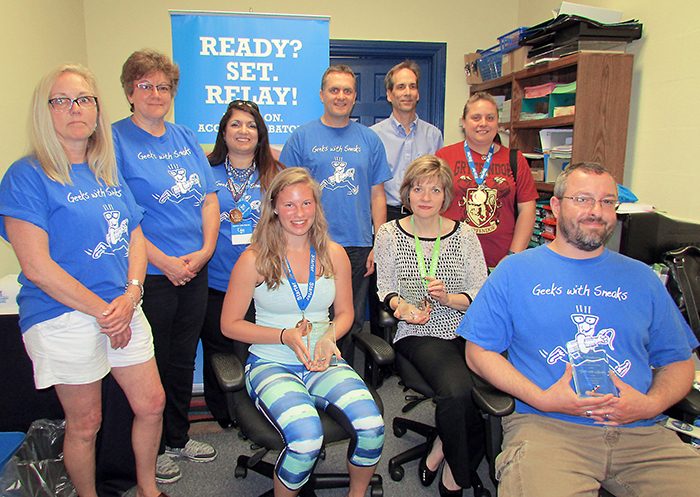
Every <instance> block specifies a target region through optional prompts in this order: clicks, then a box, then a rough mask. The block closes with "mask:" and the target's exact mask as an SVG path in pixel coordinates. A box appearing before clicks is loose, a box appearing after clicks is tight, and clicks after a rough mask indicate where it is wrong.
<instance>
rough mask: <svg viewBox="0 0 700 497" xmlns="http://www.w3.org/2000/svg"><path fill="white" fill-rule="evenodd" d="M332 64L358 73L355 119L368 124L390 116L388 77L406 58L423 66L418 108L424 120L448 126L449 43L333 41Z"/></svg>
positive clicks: (353, 117) (331, 47)
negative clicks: (391, 70)
mask: <svg viewBox="0 0 700 497" xmlns="http://www.w3.org/2000/svg"><path fill="white" fill-rule="evenodd" d="M330 57H331V64H347V65H348V66H350V67H351V68H352V70H353V71H355V74H356V75H357V100H356V103H355V107H354V109H353V112H352V115H351V118H352V119H353V120H356V121H359V122H360V123H362V124H364V125H365V126H372V125H373V124H375V123H377V122H379V121H381V120H383V119H386V118H387V117H389V115H390V114H391V104H389V102H387V99H386V88H385V86H384V77H385V76H386V73H387V71H388V70H389V69H391V68H392V67H393V66H395V65H396V64H398V63H400V62H403V61H404V60H406V59H411V60H414V61H415V62H416V63H417V64H418V66H419V67H420V69H421V78H420V86H419V91H420V100H419V102H418V106H417V108H416V111H417V112H418V115H419V116H420V118H421V119H423V120H425V121H428V122H429V123H431V124H433V125H435V126H437V127H438V128H439V129H440V130H441V131H443V128H444V113H445V61H446V44H445V43H421V42H391V41H363V40H331V45H330Z"/></svg>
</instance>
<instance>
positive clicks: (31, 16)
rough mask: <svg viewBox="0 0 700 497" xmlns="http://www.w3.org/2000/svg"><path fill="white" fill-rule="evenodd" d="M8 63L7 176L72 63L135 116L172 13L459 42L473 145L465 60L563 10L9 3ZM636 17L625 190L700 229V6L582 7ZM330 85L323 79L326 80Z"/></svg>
mask: <svg viewBox="0 0 700 497" xmlns="http://www.w3.org/2000/svg"><path fill="white" fill-rule="evenodd" d="M0 1H1V2H2V5H1V6H0V9H1V10H0V46H2V47H3V48H4V50H3V53H2V54H1V55H0V61H2V62H3V63H4V64H3V65H2V67H4V70H5V77H4V78H2V79H1V80H0V91H1V93H0V94H2V95H4V96H5V99H6V102H4V109H3V117H2V119H0V133H2V134H1V135H0V136H2V137H3V145H4V146H3V147H2V148H0V175H1V174H4V171H5V170H6V169H7V167H8V166H9V165H10V164H11V163H12V162H13V161H14V160H16V159H17V158H19V157H20V156H21V155H22V153H23V152H24V150H25V146H26V131H25V129H26V117H27V114H28V109H29V99H30V96H31V92H32V90H33V88H34V86H35V85H36V83H37V81H38V80H39V78H40V77H41V76H42V75H43V74H44V73H45V72H47V71H48V70H49V69H50V68H52V67H54V66H56V65H58V64H59V63H61V62H64V61H73V62H81V63H86V64H87V65H88V67H90V69H92V71H93V72H94V73H95V74H96V75H97V78H98V80H99V82H100V90H101V92H102V102H101V104H103V105H102V108H103V109H104V110H105V111H106V112H107V114H108V115H109V117H110V119H111V120H112V121H116V120H117V119H120V118H122V117H125V116H126V115H128V114H129V109H128V106H127V103H126V99H125V97H124V95H123V93H122V90H121V87H120V85H119V74H120V72H121V66H122V64H123V62H124V60H126V58H127V57H128V56H129V54H130V53H131V52H133V51H134V50H138V49H140V48H144V47H151V48H156V49H159V50H162V51H164V52H166V53H172V45H171V31H170V17H169V15H168V9H181V10H193V9H196V10H210V11H224V10H228V11H239V12H247V11H249V10H250V9H251V8H253V9H254V10H255V11H256V12H271V13H291V14H311V15H330V16H331V23H330V36H331V38H345V39H366V40H399V41H439V42H447V79H446V82H447V84H446V88H445V102H446V104H445V143H448V144H449V143H454V142H456V141H458V140H461V139H462V134H461V131H460V129H459V127H458V120H459V116H460V114H461V110H462V106H463V105H464V101H465V100H466V98H467V96H468V94H469V89H468V86H467V85H466V83H465V78H464V71H463V55H464V54H465V53H467V52H473V51H474V50H475V49H477V48H487V47H489V46H491V45H493V44H495V42H496V37H497V36H499V35H501V34H503V33H506V32H508V31H510V30H512V29H514V28H515V27H516V26H524V25H532V24H536V23H538V22H541V21H543V20H545V19H546V18H548V17H549V16H550V15H551V12H550V11H551V9H552V8H555V7H557V6H558V5H559V3H560V2H559V0H492V1H491V2H477V1H474V0H471V1H466V0H443V1H441V2H428V3H426V2H425V1H422V0H404V1H403V2H377V1H376V0H356V1H355V2H343V3H340V4H336V3H329V2H326V1H320V0H298V1H296V2H289V1H288V0H259V1H257V2H255V3H254V7H252V6H251V4H250V3H243V2H236V1H231V0H198V1H194V0H167V1H165V0H149V1H143V0H122V1H120V2H106V1H104V0H61V1H60V2H57V1H55V0H23V1H22V2H14V1H11V0H0ZM580 2H581V3H586V4H589V5H596V6H601V7H607V8H614V9H617V10H622V11H624V18H625V19H627V18H631V17H636V18H639V19H640V20H641V21H642V22H643V23H644V38H643V39H642V40H640V41H637V42H635V43H634V44H632V45H631V46H630V51H632V52H634V53H635V56H636V58H635V76H634V82H633V94H632V112H631V116H630V130H629V137H628V147H627V161H626V172H625V184H626V186H629V187H630V188H632V190H633V191H634V192H635V193H636V194H637V195H638V196H639V197H640V198H641V199H642V200H643V201H645V202H651V203H653V204H655V205H656V206H657V207H659V208H660V209H662V210H665V211H667V212H669V213H670V214H672V215H674V216H680V217H686V218H690V219H697V220H700V201H698V200H697V197H698V195H697V193H696V191H697V188H698V186H699V185H700V181H699V180H700V167H698V166H697V165H696V164H697V163H698V160H697V159H696V156H697V155H698V154H697V153H696V151H695V148H694V145H695V143H696V142H695V139H696V135H697V133H698V121H697V120H695V119H693V117H694V116H695V115H697V114H698V97H697V96H696V93H697V87H698V86H699V85H698V80H699V79H700V78H699V76H700V60H698V59H699V58H700V55H698V54H699V53H700V52H698V50H697V48H696V47H697V39H698V37H699V28H698V27H697V25H696V22H697V19H698V18H699V16H698V10H700V7H698V5H700V4H698V2H696V1H695V0H672V1H670V2H666V3H660V2H658V1H653V0H580ZM318 77H319V78H320V75H319V76H318ZM18 271H19V265H18V264H17V261H16V259H15V256H14V254H13V252H12V249H11V248H10V247H9V245H8V244H7V243H6V242H4V241H2V242H0V276H3V275H5V274H8V273H15V272H18Z"/></svg>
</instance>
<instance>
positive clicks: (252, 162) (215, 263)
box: [201, 100, 284, 428]
mask: <svg viewBox="0 0 700 497" xmlns="http://www.w3.org/2000/svg"><path fill="white" fill-rule="evenodd" d="M209 163H210V164H211V167H212V173H213V174H214V179H215V181H216V184H217V186H218V187H219V191H218V192H217V196H218V199H219V211H220V220H221V227H220V229H219V238H218V240H217V242H216V250H215V251H214V255H213V256H212V258H211V260H210V261H209V301H208V303H207V315H206V317H205V319H204V326H203V327H202V334H201V339H202V349H203V352H204V358H203V359H204V360H203V363H204V364H203V366H204V367H203V376H204V398H205V400H206V402H207V407H208V408H209V411H210V412H211V413H212V416H214V419H216V420H217V421H218V422H219V424H220V425H221V426H222V427H224V428H228V427H230V426H232V421H231V420H230V419H229V415H228V410H227V408H226V399H225V397H224V393H223V391H222V390H221V388H220V387H219V383H218V382H217V380H216V375H215V374H214V370H213V368H212V365H211V358H212V356H213V355H214V354H217V353H220V352H232V351H233V352H236V347H237V346H240V342H234V341H233V340H231V339H230V338H226V337H225V336H224V335H222V334H221V307H222V306H223V304H224V296H225V295H226V288H227V287H228V281H229V278H230V277H231V270H232V269H233V266H234V265H235V264H236V261H238V258H239V257H240V255H241V254H242V253H243V251H244V250H245V249H246V248H248V244H249V243H250V237H251V234H252V233H253V230H254V229H255V226H256V225H257V224H258V219H260V199H261V197H262V196H263V195H264V192H265V191H266V190H267V189H268V188H269V187H270V183H272V179H273V178H274V177H275V175H276V174H277V173H278V172H279V171H280V170H281V169H282V168H283V167H284V166H283V165H282V164H281V163H280V162H278V161H277V160H275V158H274V157H273V156H272V151H271V149H270V140H269V138H268V132H267V126H265V121H264V120H263V117H262V116H261V115H260V110H259V109H258V105H257V104H256V103H255V102H250V101H247V100H234V101H232V102H231V103H229V105H228V108H227V109H226V112H225V113H224V115H223V117H222V118H221V122H220V123H219V131H218V133H217V135H216V144H215V145H214V150H213V151H212V152H211V153H210V154H209ZM254 312H255V311H254V307H253V306H252V305H251V306H250V309H249V313H248V320H249V321H253V320H254ZM237 352H239V354H237V355H239V356H240V357H247V355H248V352H247V347H245V350H240V351H237Z"/></svg>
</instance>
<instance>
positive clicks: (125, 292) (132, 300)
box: [124, 290, 137, 310]
mask: <svg viewBox="0 0 700 497" xmlns="http://www.w3.org/2000/svg"><path fill="white" fill-rule="evenodd" d="M124 295H128V296H129V298H130V299H131V303H132V304H134V310H136V305H137V304H136V299H135V298H134V296H133V295H131V294H130V293H129V292H127V291H126V290H124Z"/></svg>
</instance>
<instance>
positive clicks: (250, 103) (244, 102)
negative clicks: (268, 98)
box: [228, 100, 260, 112]
mask: <svg viewBox="0 0 700 497" xmlns="http://www.w3.org/2000/svg"><path fill="white" fill-rule="evenodd" d="M241 105H248V106H249V107H252V108H254V109H255V110H257V111H258V112H260V108H259V107H258V104H257V103H255V102H253V101H252V100H231V101H230V102H229V104H228V108H229V109H232V108H233V107H240V106H241Z"/></svg>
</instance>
